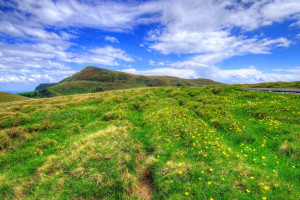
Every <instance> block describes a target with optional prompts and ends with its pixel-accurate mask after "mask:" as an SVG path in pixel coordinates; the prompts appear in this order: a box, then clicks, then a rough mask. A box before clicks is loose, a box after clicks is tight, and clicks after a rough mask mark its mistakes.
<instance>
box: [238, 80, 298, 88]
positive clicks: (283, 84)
mask: <svg viewBox="0 0 300 200" xmlns="http://www.w3.org/2000/svg"><path fill="white" fill-rule="evenodd" d="M237 86H241V87H257V88H296V89H300V81H293V82H268V83H257V84H237Z"/></svg>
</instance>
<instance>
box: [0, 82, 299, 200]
mask: <svg viewBox="0 0 300 200" xmlns="http://www.w3.org/2000/svg"><path fill="white" fill-rule="evenodd" d="M0 110H1V112H0V128H1V129H2V130H1V131H0V172H1V173H0V199H151V198H152V199H211V198H212V199H215V200H217V199H263V198H266V199H298V198H299V195H300V193H299V191H300V188H299V185H300V184H299V180H300V179H299V176H300V171H299V167H300V163H299V138H300V137H299V130H300V123H299V122H300V115H299V113H300V96H297V95H291V94H277V93H270V92H255V91H248V90H243V89H241V88H238V87H206V88H188V87H160V88H144V89H134V90H121V91H110V92H101V93H95V94H82V95H71V96H65V97H54V98H49V99H38V100H32V101H26V102H12V103H4V104H1V105H0ZM141 191H144V192H141Z"/></svg>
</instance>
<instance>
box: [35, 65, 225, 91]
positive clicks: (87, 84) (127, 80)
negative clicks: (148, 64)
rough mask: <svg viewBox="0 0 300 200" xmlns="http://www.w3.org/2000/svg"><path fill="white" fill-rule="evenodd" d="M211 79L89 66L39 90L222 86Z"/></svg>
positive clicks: (41, 86) (42, 86)
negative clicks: (138, 73)
mask: <svg viewBox="0 0 300 200" xmlns="http://www.w3.org/2000/svg"><path fill="white" fill-rule="evenodd" d="M221 84H223V83H219V82H216V81H213V80H210V79H201V78H198V79H182V78H178V77H172V76H145V75H137V74H130V73H125V72H120V71H114V70H108V69H103V68H98V67H93V66H87V67H86V68H84V69H83V70H81V71H80V72H77V73H75V74H73V75H72V76H71V77H68V78H65V79H64V80H62V81H60V82H59V83H56V84H49V85H45V84H41V85H40V86H38V87H37V88H42V89H45V88H46V89H47V90H48V91H50V92H51V96H59V95H71V94H81V93H90V92H100V91H108V90H119V89H130V88H141V87H158V86H203V85H221Z"/></svg>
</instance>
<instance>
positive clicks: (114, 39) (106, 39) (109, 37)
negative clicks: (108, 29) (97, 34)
mask: <svg viewBox="0 0 300 200" xmlns="http://www.w3.org/2000/svg"><path fill="white" fill-rule="evenodd" d="M104 39H105V41H109V42H111V43H120V42H119V40H118V39H117V38H115V37H112V36H105V38H104Z"/></svg>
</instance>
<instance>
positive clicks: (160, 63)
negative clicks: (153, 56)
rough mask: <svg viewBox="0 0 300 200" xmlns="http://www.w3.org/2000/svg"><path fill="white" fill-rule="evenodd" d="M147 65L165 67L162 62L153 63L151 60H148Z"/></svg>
mask: <svg viewBox="0 0 300 200" xmlns="http://www.w3.org/2000/svg"><path fill="white" fill-rule="evenodd" d="M149 65H151V66H164V65H166V63H165V62H162V61H159V62H155V61H153V60H149Z"/></svg>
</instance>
